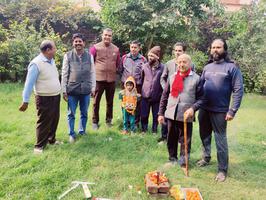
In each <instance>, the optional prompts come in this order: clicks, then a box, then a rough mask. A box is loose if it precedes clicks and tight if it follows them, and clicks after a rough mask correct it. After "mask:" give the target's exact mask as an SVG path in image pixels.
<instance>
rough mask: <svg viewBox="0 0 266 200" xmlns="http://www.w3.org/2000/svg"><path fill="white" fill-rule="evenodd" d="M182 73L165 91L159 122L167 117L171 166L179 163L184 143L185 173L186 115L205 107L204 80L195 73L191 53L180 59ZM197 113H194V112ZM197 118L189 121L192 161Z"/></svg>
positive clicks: (183, 161) (174, 76)
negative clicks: (201, 106)
mask: <svg viewBox="0 0 266 200" xmlns="http://www.w3.org/2000/svg"><path fill="white" fill-rule="evenodd" d="M177 63H178V71H177V72H176V73H175V74H173V75H172V76H170V78H169V81H168V82H167V85H166V87H165V88H164V91H163V94H162V97H161V101H160V109H159V114H158V115H159V117H158V121H159V123H163V122H164V117H165V118H167V125H168V137H167V147H168V153H169V162H170V164H176V163H177V161H178V154H177V150H178V141H179V142H180V143H181V148H180V159H179V164H180V166H181V168H182V169H183V170H185V143H184V112H185V111H186V110H187V109H189V108H191V107H193V109H195V110H197V109H198V108H199V105H200V104H201V96H202V95H203V92H202V81H201V80H200V77H199V75H197V74H196V73H195V72H193V71H192V70H191V67H192V62H191V58H190V56H189V55H187V54H182V55H180V56H179V57H178V62H177ZM193 114H194V113H193ZM193 119H194V116H193V115H192V116H189V117H188V118H187V119H186V120H187V122H188V123H187V143H188V158H189V154H190V147H191V136H192V122H193Z"/></svg>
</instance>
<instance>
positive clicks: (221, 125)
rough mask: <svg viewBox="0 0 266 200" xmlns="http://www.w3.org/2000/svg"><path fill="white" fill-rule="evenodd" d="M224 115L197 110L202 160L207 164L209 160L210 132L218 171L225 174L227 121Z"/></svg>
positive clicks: (226, 168) (226, 165) (226, 162)
mask: <svg viewBox="0 0 266 200" xmlns="http://www.w3.org/2000/svg"><path fill="white" fill-rule="evenodd" d="M225 116H226V113H218V112H210V111H206V110H203V109H200V110H199V115H198V120H199V129H200V138H201V141H202V146H203V159H204V160H205V161H207V162H209V161H210V160H211V139H212V131H213V132H214V138H215V143H216V150H217V160H218V171H222V172H225V173H227V170H228V144H227V136H226V127H227V121H226V120H225Z"/></svg>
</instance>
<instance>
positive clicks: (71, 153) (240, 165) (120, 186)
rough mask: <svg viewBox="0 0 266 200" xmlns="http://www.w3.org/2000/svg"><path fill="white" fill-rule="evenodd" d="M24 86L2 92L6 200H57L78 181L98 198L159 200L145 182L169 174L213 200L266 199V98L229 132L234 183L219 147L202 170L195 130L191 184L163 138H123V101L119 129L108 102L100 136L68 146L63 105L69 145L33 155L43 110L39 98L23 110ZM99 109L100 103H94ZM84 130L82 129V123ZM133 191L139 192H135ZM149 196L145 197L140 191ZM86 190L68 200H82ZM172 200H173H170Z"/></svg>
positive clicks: (0, 192)
mask: <svg viewBox="0 0 266 200" xmlns="http://www.w3.org/2000/svg"><path fill="white" fill-rule="evenodd" d="M22 88H23V86H22V85H19V84H1V85H0V113H1V115H0V199H5V200H7V199H18V200H21V199H22V200H24V199H30V200H32V199H36V200H40V199H41V200H42V199H56V198H57V197H58V196H59V195H60V194H62V193H63V192H64V191H65V190H67V189H68V188H69V187H70V186H71V182H72V181H75V180H80V181H90V182H95V183H96V184H95V185H93V186H91V187H90V188H91V192H92V193H93V195H94V196H96V197H105V198H111V199H124V200H131V199H132V200H141V199H152V198H151V197H149V196H148V195H147V193H146V191H145V188H144V180H143V177H144V175H145V174H146V173H147V172H149V171H152V170H156V169H161V170H164V171H165V173H166V175H167V176H168V177H169V179H170V181H171V184H180V185H181V186H182V187H198V188H199V190H200V191H201V193H202V195H203V198H204V199H205V200H208V199H210V200H215V199H217V200H223V199H228V200H232V199H235V200H240V199H243V200H246V199H252V200H254V199H265V198H266V184H265V182H266V178H265V174H266V146H265V143H266V97H265V96H258V95H253V94H248V95H245V96H244V99H243V103H242V106H241V109H240V110H239V112H238V113H237V116H236V118H235V119H234V120H233V121H232V122H230V123H229V125H228V142H229V152H230V154H229V156H230V161H229V162H230V164H229V176H228V178H227V180H226V182H224V183H218V184H217V183H215V182H214V177H215V175H216V170H217V161H216V149H215V144H214V141H213V145H212V147H213V151H212V161H211V165H210V166H207V167H206V168H198V167H196V165H195V162H196V160H197V159H199V158H200V155H201V145H200V139H199V133H198V124H197V123H194V131H193V140H192V153H191V162H190V177H185V176H184V175H183V173H182V171H181V169H180V168H179V167H174V168H170V169H164V168H163V165H164V163H165V162H166V161H167V158H168V154H167V149H166V145H161V146H160V145H158V144H157V142H156V140H157V138H158V137H159V135H157V136H154V135H152V134H147V135H145V136H141V135H140V134H136V135H134V136H122V135H120V134H119V132H120V127H121V125H120V124H121V110H120V105H119V100H118V97H117V94H118V93H116V96H115V105H114V127H113V128H110V129H108V128H107V127H106V126H105V123H104V121H105V98H103V99H102V106H101V118H100V125H101V127H100V129H99V131H97V132H96V131H92V129H91V113H92V112H91V106H90V111H89V122H88V129H87V132H88V134H87V135H86V136H83V137H79V138H78V140H77V142H76V143H75V144H69V143H68V135H67V121H66V103H65V102H64V101H61V118H60V123H59V127H58V131H57V138H58V139H59V140H61V141H63V142H64V144H63V145H61V146H48V147H47V148H46V149H45V152H44V153H43V154H42V155H34V154H33V145H34V142H35V122H36V111H35V104H34V98H33V95H32V99H31V102H30V105H29V109H28V110H27V111H26V112H25V113H21V112H19V111H18V107H19V105H20V103H21V92H22ZM91 105H92V104H91ZM76 124H77V123H76ZM129 185H130V186H132V189H130V188H129ZM139 190H140V191H141V192H138V191H139ZM82 198H83V191H82V189H81V187H80V188H79V189H76V190H74V191H73V192H72V193H70V194H69V195H67V196H66V197H65V198H64V199H66V200H67V199H82ZM169 199H171V198H169Z"/></svg>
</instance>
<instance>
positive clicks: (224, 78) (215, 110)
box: [187, 39, 243, 182]
mask: <svg viewBox="0 0 266 200" xmlns="http://www.w3.org/2000/svg"><path fill="white" fill-rule="evenodd" d="M227 49H228V47H227V44H226V42H225V40H223V39H215V40H214V41H213V42H212V44H211V48H210V60H209V64H207V65H206V66H205V67H204V69H203V72H202V76H201V79H202V80H204V81H205V82H204V86H203V87H204V89H203V90H204V99H205V100H206V101H204V102H205V103H204V104H202V105H201V106H200V109H199V115H198V119H199V128H200V137H201V141H202V146H203V156H202V159H201V160H199V161H198V162H197V165H198V166H200V167H204V166H206V165H208V164H209V162H210V160H211V137H212V131H213V132H214V137H215V143H216V149H217V161H218V174H217V176H216V178H215V180H216V181H218V182H223V181H225V179H226V176H227V171H228V160H229V159H228V144H227V133H226V127H227V121H231V120H232V119H233V118H234V116H235V114H236V112H237V110H238V109H239V107H240V104H241V100H242V96H243V78H242V74H241V71H240V69H239V67H238V66H237V65H236V64H235V63H234V62H233V61H231V60H230V59H229V57H228V53H227ZM231 96H232V97H233V98H232V99H233V101H232V103H231V106H230V100H231ZM190 111H192V110H190ZM190 111H189V112H190ZM192 113H193V111H192V112H191V113H190V114H191V115H192ZM187 114H188V115H189V113H187Z"/></svg>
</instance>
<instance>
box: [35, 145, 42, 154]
mask: <svg viewBox="0 0 266 200" xmlns="http://www.w3.org/2000/svg"><path fill="white" fill-rule="evenodd" d="M33 153H34V154H42V153H43V149H42V148H37V147H35V148H34V149H33Z"/></svg>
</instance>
